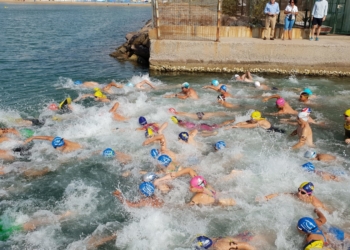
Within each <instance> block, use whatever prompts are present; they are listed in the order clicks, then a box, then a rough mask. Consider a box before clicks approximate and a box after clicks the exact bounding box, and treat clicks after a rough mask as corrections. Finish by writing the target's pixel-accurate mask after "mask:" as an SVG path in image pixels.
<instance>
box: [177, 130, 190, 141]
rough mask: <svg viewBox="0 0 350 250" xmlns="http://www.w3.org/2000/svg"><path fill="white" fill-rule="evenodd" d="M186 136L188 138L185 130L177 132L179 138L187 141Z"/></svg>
mask: <svg viewBox="0 0 350 250" xmlns="http://www.w3.org/2000/svg"><path fill="white" fill-rule="evenodd" d="M188 138H189V135H188V133H187V132H181V133H180V134H179V140H182V141H185V142H188Z"/></svg>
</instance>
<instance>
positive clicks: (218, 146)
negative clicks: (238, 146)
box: [214, 141, 226, 150]
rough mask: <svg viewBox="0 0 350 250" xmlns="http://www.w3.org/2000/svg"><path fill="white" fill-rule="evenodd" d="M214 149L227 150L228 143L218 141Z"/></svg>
mask: <svg viewBox="0 0 350 250" xmlns="http://www.w3.org/2000/svg"><path fill="white" fill-rule="evenodd" d="M214 148H215V149H216V150H219V149H223V148H226V143H225V142H224V141H218V142H217V143H215V145H214Z"/></svg>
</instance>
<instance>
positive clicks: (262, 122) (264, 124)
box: [231, 110, 285, 134]
mask: <svg viewBox="0 0 350 250" xmlns="http://www.w3.org/2000/svg"><path fill="white" fill-rule="evenodd" d="M250 118H251V119H250V120H248V121H245V122H239V123H237V124H235V125H233V126H232V127H231V128H258V127H261V128H263V129H265V130H266V131H268V132H278V133H282V134H283V133H285V131H284V130H283V129H279V128H276V127H273V126H272V125H271V123H270V122H269V121H268V120H266V119H265V118H262V117H261V113H260V112H259V111H257V110H255V111H254V112H253V113H252V114H251V115H250Z"/></svg>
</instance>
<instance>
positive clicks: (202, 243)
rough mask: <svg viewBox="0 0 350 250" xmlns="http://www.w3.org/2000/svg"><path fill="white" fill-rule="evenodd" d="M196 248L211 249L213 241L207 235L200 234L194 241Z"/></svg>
mask: <svg viewBox="0 0 350 250" xmlns="http://www.w3.org/2000/svg"><path fill="white" fill-rule="evenodd" d="M193 244H194V247H195V249H196V250H202V249H209V248H210V247H211V246H212V245H213V241H212V240H211V239H210V238H208V237H207V236H203V235H201V236H198V237H197V238H196V239H195V240H194V241H193Z"/></svg>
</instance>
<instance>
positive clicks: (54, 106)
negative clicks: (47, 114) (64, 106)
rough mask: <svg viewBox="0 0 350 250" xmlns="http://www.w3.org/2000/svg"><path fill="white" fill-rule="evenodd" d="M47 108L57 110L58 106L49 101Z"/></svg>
mask: <svg viewBox="0 0 350 250" xmlns="http://www.w3.org/2000/svg"><path fill="white" fill-rule="evenodd" d="M47 108H48V109H50V110H52V111H55V110H58V106H57V104H55V103H51V104H50V105H49V106H48V107H47Z"/></svg>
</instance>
